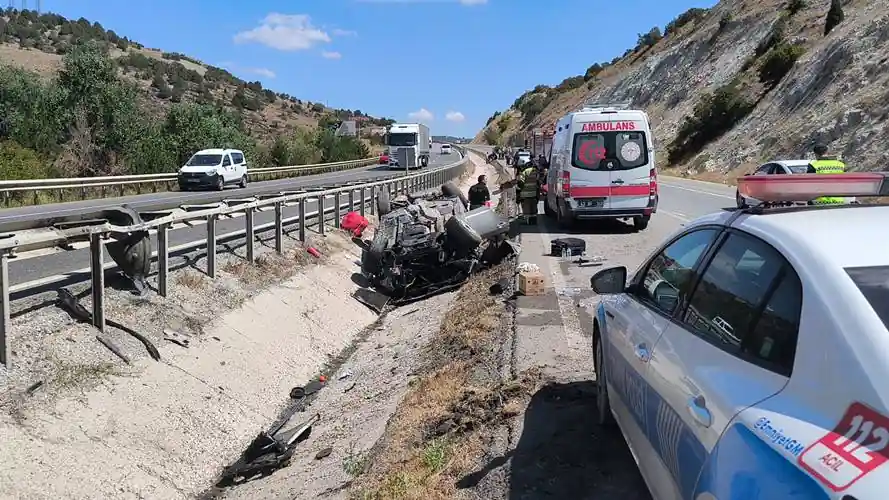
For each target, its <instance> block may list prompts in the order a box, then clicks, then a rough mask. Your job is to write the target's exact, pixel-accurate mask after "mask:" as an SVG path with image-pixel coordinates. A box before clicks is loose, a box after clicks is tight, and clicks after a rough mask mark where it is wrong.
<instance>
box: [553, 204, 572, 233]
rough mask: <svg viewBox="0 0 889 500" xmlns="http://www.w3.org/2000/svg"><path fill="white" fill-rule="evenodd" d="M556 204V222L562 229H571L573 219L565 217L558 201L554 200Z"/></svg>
mask: <svg viewBox="0 0 889 500" xmlns="http://www.w3.org/2000/svg"><path fill="white" fill-rule="evenodd" d="M556 203H557V206H556V222H557V223H558V225H559V227H561V228H562V229H569V228H571V227H572V226H573V225H574V218H573V217H571V216H570V215H565V212H564V210H562V204H561V203H560V202H559V201H558V199H557V200H556Z"/></svg>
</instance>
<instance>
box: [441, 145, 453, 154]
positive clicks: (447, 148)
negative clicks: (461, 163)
mask: <svg viewBox="0 0 889 500" xmlns="http://www.w3.org/2000/svg"><path fill="white" fill-rule="evenodd" d="M441 154H443V155H449V154H451V145H450V144H442V145H441Z"/></svg>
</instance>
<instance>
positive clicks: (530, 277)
mask: <svg viewBox="0 0 889 500" xmlns="http://www.w3.org/2000/svg"><path fill="white" fill-rule="evenodd" d="M544 287H545V285H544V283H543V274H541V273H540V272H539V271H538V272H533V273H532V272H522V273H519V292H520V293H521V294H522V295H543V294H544Z"/></svg>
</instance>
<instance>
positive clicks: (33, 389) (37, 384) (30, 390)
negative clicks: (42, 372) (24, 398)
mask: <svg viewBox="0 0 889 500" xmlns="http://www.w3.org/2000/svg"><path fill="white" fill-rule="evenodd" d="M41 387H43V381H42V380H38V381H37V382H34V383H33V384H31V385H30V386H28V388H27V389H25V394H27V395H28V396H30V395H32V394H34V393H35V392H37V389H40V388H41Z"/></svg>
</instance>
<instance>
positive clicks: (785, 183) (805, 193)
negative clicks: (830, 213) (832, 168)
mask: <svg viewBox="0 0 889 500" xmlns="http://www.w3.org/2000/svg"><path fill="white" fill-rule="evenodd" d="M887 179H889V174H885V173H880V172H866V173H848V174H820V175H819V174H794V175H781V174H772V175H750V176H745V177H741V178H740V179H738V192H739V193H741V194H742V195H743V196H745V197H747V198H754V199H757V200H760V201H763V202H766V203H777V202H792V201H811V200H814V199H816V198H820V197H822V196H827V197H831V196H835V197H845V196H848V197H867V196H889V182H887Z"/></svg>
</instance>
